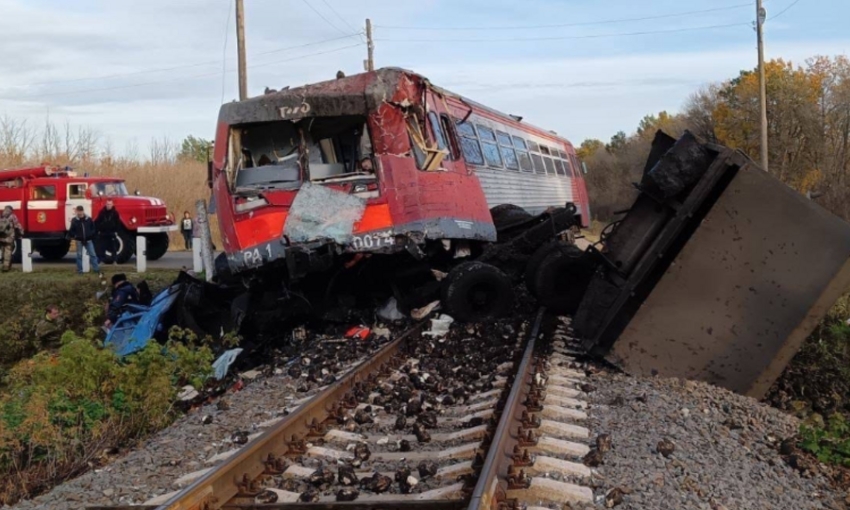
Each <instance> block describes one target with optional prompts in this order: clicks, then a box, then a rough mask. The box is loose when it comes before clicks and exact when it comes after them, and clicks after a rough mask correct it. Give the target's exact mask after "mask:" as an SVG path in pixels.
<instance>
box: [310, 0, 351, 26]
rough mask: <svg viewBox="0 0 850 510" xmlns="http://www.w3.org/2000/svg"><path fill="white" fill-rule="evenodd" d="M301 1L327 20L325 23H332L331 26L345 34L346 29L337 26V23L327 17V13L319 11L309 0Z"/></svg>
mask: <svg viewBox="0 0 850 510" xmlns="http://www.w3.org/2000/svg"><path fill="white" fill-rule="evenodd" d="M301 1H302V2H304V5H306V6H307V7H309V8H310V10H311V11H313V12H315V13H316V14H317V15H318V16H319V17H320V18H322V19H323V20H325V23H327V24H328V25H330V26H331V27H333V29H334V30H336V31H338V32H339V33H341V34H344V33H345V30H343V29H341V28H339V27H338V26H336V25H335V24H333V23H331V20H329V19H328V18H326V17H325V15H324V14H322V13H321V12H319V10H318V9H316V8H315V7H313V6H312V5H310V2H308V1H307V0H301Z"/></svg>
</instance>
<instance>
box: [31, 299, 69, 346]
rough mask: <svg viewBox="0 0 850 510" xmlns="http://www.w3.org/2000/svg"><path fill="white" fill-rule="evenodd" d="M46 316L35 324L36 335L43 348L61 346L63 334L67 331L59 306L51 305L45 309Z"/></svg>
mask: <svg viewBox="0 0 850 510" xmlns="http://www.w3.org/2000/svg"><path fill="white" fill-rule="evenodd" d="M44 312H45V313H44V318H42V319H41V320H40V321H38V324H36V326H35V336H36V338H37V339H38V341H39V342H40V343H41V348H42V349H53V348H56V347H59V344H60V343H61V340H62V334H63V333H64V332H65V320H64V319H63V318H62V314H61V313H60V312H59V307H58V306H56V305H50V306H48V307H47V309H46V310H45V311H44Z"/></svg>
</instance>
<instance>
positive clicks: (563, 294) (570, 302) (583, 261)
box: [532, 243, 596, 315]
mask: <svg viewBox="0 0 850 510" xmlns="http://www.w3.org/2000/svg"><path fill="white" fill-rule="evenodd" d="M553 244H554V243H553ZM555 246H556V248H557V249H552V250H551V251H549V254H548V255H547V256H546V257H545V258H544V259H543V260H542V261H540V263H539V264H538V266H537V269H536V271H535V273H534V275H533V279H532V282H533V283H532V286H533V287H534V289H535V292H536V297H537V300H538V301H539V302H540V304H541V305H543V306H545V307H546V308H548V309H549V310H551V311H553V312H555V313H559V314H567V315H571V314H574V313H575V312H576V310H578V306H579V304H580V303H581V300H582V298H583V297H584V293H585V291H586V290H587V286H588V284H589V283H590V280H591V278H592V277H593V272H594V271H595V268H596V265H595V264H594V263H593V261H592V260H591V259H590V258H589V257H588V256H587V254H586V253H584V252H582V251H581V250H580V249H578V248H577V247H576V246H574V245H565V244H563V243H562V244H560V245H558V244H555Z"/></svg>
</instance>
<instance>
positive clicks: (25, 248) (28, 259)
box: [21, 238, 32, 273]
mask: <svg viewBox="0 0 850 510" xmlns="http://www.w3.org/2000/svg"><path fill="white" fill-rule="evenodd" d="M21 265H22V266H23V270H24V272H25V273H32V239H27V238H24V239H21Z"/></svg>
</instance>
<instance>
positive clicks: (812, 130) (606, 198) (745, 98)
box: [578, 56, 850, 221]
mask: <svg viewBox="0 0 850 510" xmlns="http://www.w3.org/2000/svg"><path fill="white" fill-rule="evenodd" d="M765 75H766V79H767V80H766V88H767V118H768V119H767V121H768V140H769V141H768V145H769V153H768V154H769V160H768V161H769V164H768V166H769V171H770V173H771V174H772V175H774V176H775V177H777V178H778V179H780V180H781V181H782V182H784V183H786V184H788V185H789V186H791V187H793V188H794V189H796V190H797V191H799V192H801V193H804V194H805V193H810V194H811V196H813V197H816V198H815V200H817V202H818V203H820V204H821V205H823V206H824V207H826V208H827V209H829V210H831V211H832V212H834V213H835V214H837V215H839V216H841V217H843V218H844V219H846V220H850V186H848V184H849V183H848V176H850V59H848V58H847V57H846V56H837V57H834V58H830V57H814V58H811V59H809V60H807V61H806V62H805V64H804V65H794V64H792V63H791V62H786V61H784V60H781V59H778V60H771V61H770V62H767V63H766V64H765ZM759 122H760V114H759V83H758V73H757V71H756V70H744V71H741V73H740V74H739V75H738V76H737V77H735V78H733V79H730V80H727V81H724V82H721V83H714V84H711V85H708V86H706V87H704V88H702V89H701V90H699V91H697V92H695V93H694V94H692V95H691V97H690V98H689V99H688V101H687V102H686V104H685V107H684V109H683V111H682V112H680V113H677V114H670V113H668V112H660V113H658V114H655V115H647V116H646V117H644V118H643V119H642V120H641V121H640V123H639V125H638V127H637V130H636V131H635V132H634V133H632V134H631V135H627V134H626V133H625V132H622V131H621V132H619V133H617V134H615V135H614V136H613V137H612V138H611V140H610V141H609V142H608V143H605V142H603V141H601V140H597V139H588V140H585V141H584V142H583V143H582V144H581V147H580V148H579V150H578V152H579V156H580V157H581V158H582V159H583V160H584V161H585V163H586V164H587V166H588V174H587V183H588V187H589V193H590V196H591V199H592V205H593V208H594V216H595V218H596V219H598V220H600V221H606V220H608V219H610V218H611V217H612V215H613V213H614V212H615V211H617V210H619V209H623V208H625V207H628V206H629V204H630V203H631V201H632V200H633V198H634V195H635V193H636V191H635V190H634V188H633V186H632V183H633V182H638V181H639V180H640V176H641V172H642V169H643V165H644V163H645V161H646V157H647V155H648V154H649V148H650V144H651V142H652V139H653V137H654V135H655V132H656V131H657V130H659V129H661V130H663V131H665V132H666V133H668V134H670V135H672V136H679V135H680V134H682V132H684V131H685V130H689V131H691V132H692V133H694V134H695V135H697V136H698V137H700V138H701V139H703V140H705V141H708V142H715V143H720V144H723V145H726V146H729V147H732V148H736V149H740V150H741V151H743V152H744V153H746V154H747V155H748V156H750V157H751V158H753V160H754V161H759V149H760V145H759V144H760V141H759V140H760V138H759V136H760V135H759Z"/></svg>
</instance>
